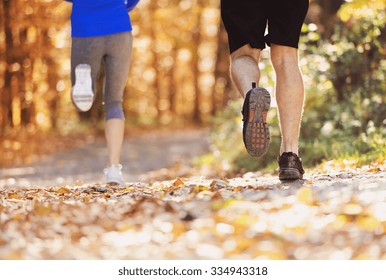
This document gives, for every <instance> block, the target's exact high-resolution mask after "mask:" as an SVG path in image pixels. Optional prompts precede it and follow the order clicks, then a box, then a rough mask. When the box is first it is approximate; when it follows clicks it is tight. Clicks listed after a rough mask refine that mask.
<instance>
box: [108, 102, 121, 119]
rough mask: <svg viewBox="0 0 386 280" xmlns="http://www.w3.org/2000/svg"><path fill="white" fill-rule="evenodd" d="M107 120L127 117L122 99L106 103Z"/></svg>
mask: <svg viewBox="0 0 386 280" xmlns="http://www.w3.org/2000/svg"><path fill="white" fill-rule="evenodd" d="M105 111H106V120H110V119H121V120H123V119H125V115H124V113H123V106H122V101H115V102H111V103H108V104H105Z"/></svg>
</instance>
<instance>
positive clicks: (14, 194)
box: [9, 193, 20, 199]
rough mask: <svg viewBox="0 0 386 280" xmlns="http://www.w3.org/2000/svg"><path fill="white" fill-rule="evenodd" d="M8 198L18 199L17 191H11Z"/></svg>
mask: <svg viewBox="0 0 386 280" xmlns="http://www.w3.org/2000/svg"><path fill="white" fill-rule="evenodd" d="M9 198H10V199H20V197H19V195H18V194H17V193H13V194H11V195H10V196H9Z"/></svg>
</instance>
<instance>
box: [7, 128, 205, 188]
mask: <svg viewBox="0 0 386 280" xmlns="http://www.w3.org/2000/svg"><path fill="white" fill-rule="evenodd" d="M207 138H208V131H207V130H183V131H172V132H154V133H149V132H147V133H145V134H143V135H141V136H137V137H131V138H128V139H126V140H125V142H124V144H123V147H122V157H121V158H122V164H123V166H124V170H123V171H124V173H125V180H126V181H128V182H137V181H144V180H146V179H147V173H148V172H150V171H154V170H159V169H161V168H167V167H170V166H171V165H173V164H176V163H181V164H186V165H189V164H190V161H191V159H192V158H193V157H195V156H198V155H201V154H203V153H205V152H207V151H208V150H209V148H208V146H209V144H208V141H207ZM106 159H107V150H106V147H105V142H104V141H103V140H102V139H101V140H98V141H97V142H96V143H93V144H90V145H88V146H85V147H83V148H79V149H73V150H70V151H66V152H61V153H57V154H54V155H52V156H48V157H45V158H44V159H43V160H41V161H40V162H37V163H34V164H30V165H25V166H21V167H17V168H3V169H0V188H1V187H5V186H8V187H12V186H18V187H33V186H40V187H42V186H55V185H63V184H72V183H74V182H75V181H83V182H84V183H92V182H103V180H104V175H103V173H102V171H103V169H104V168H105V167H106Z"/></svg>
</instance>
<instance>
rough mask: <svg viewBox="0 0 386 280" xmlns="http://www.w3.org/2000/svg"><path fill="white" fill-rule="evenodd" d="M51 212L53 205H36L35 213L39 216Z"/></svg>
mask: <svg viewBox="0 0 386 280" xmlns="http://www.w3.org/2000/svg"><path fill="white" fill-rule="evenodd" d="M50 213H51V207H50V206H44V205H42V206H37V207H35V214H36V215H38V216H46V215H48V214H50Z"/></svg>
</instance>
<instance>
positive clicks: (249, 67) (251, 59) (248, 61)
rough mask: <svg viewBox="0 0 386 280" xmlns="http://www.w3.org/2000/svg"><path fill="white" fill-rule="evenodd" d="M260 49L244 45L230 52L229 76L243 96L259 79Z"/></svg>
mask: <svg viewBox="0 0 386 280" xmlns="http://www.w3.org/2000/svg"><path fill="white" fill-rule="evenodd" d="M260 52H261V50H260V49H253V48H251V47H250V46H249V45H245V46H243V47H241V48H239V49H238V50H236V51H234V52H233V53H232V54H231V77H232V80H233V82H234V84H235V85H236V87H237V89H238V90H239V92H240V93H241V95H242V96H243V97H245V95H246V94H247V92H248V91H249V90H250V89H251V88H252V83H253V82H254V83H256V84H257V85H258V84H259V80H260V70H259V61H260Z"/></svg>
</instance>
